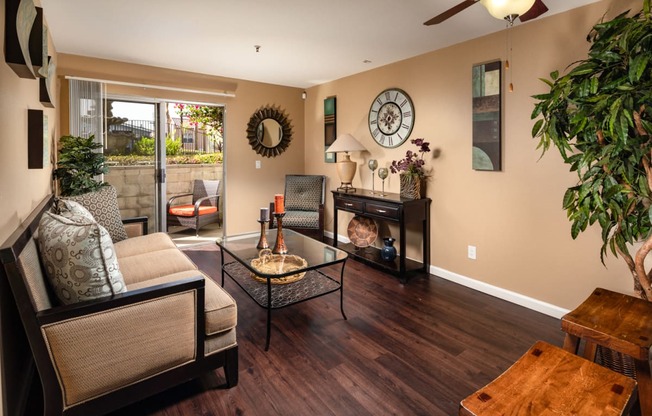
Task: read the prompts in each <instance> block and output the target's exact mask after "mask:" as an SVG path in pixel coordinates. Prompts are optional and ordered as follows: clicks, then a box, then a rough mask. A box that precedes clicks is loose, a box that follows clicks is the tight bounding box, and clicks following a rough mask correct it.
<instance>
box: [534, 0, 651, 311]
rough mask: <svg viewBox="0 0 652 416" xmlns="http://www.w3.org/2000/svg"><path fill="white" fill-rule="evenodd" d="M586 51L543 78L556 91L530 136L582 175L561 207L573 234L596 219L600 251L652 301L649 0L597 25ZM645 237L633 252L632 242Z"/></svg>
mask: <svg viewBox="0 0 652 416" xmlns="http://www.w3.org/2000/svg"><path fill="white" fill-rule="evenodd" d="M587 40H588V41H589V42H590V43H591V47H590V50H589V54H588V57H587V58H586V59H584V60H581V61H579V62H576V63H575V64H573V65H571V66H570V67H569V70H568V72H567V73H566V74H565V75H563V76H561V75H560V74H559V72H557V71H555V72H553V73H551V74H550V79H542V81H543V82H545V83H546V84H547V85H548V87H549V88H550V91H549V92H548V93H545V94H541V95H536V96H534V98H535V99H536V100H537V102H536V104H535V107H534V111H533V112H532V119H537V118H538V120H537V121H536V123H535V125H534V127H533V129H532V137H534V138H539V145H538V148H540V149H542V152H543V153H545V152H546V151H548V150H549V148H550V147H551V146H554V147H556V148H557V149H558V150H559V152H560V154H561V156H562V158H563V160H564V162H565V163H566V164H568V165H570V170H571V171H572V172H576V173H577V175H578V182H577V184H576V185H575V186H572V187H570V188H569V189H568V190H567V191H566V193H565V195H564V200H563V207H564V209H565V210H566V212H567V216H568V219H569V220H570V221H571V223H572V225H571V235H572V237H573V238H576V237H577V236H578V235H579V233H580V232H583V231H585V230H586V229H587V227H588V226H589V225H593V224H595V223H596V222H597V223H598V224H599V225H600V227H601V229H602V241H603V245H602V248H601V251H600V258H601V260H602V262H603V263H604V258H605V255H607V254H608V252H609V251H611V253H612V254H613V255H614V256H616V257H618V256H620V257H622V258H623V259H624V260H625V262H626V263H627V266H628V267H629V269H630V271H631V274H632V277H633V279H634V290H635V291H636V292H637V294H638V295H639V296H640V297H642V298H644V299H647V300H650V301H652V287H651V276H652V273H651V272H650V271H648V270H646V268H645V264H644V261H645V259H646V258H647V257H648V254H649V253H650V251H652V234H651V231H652V140H651V139H652V108H650V105H651V104H652V68H651V66H652V64H651V61H652V21H651V17H650V0H644V1H643V8H642V10H641V11H640V12H638V13H636V14H634V15H631V16H630V13H629V12H626V13H623V14H621V15H619V16H617V17H615V18H614V19H613V20H611V21H603V22H600V23H599V24H597V25H596V26H594V27H593V30H592V31H591V32H590V33H589V36H588V38H587ZM636 242H642V244H641V246H640V248H638V249H637V250H636V253H635V254H634V255H632V254H630V250H629V247H630V246H632V245H633V244H634V243H636Z"/></svg>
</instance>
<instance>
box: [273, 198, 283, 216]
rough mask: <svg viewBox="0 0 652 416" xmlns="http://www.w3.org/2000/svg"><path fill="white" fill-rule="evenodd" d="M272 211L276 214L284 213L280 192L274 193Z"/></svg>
mask: <svg viewBox="0 0 652 416" xmlns="http://www.w3.org/2000/svg"><path fill="white" fill-rule="evenodd" d="M274 213H276V214H283V213H285V204H284V202H283V195H281V194H276V195H274Z"/></svg>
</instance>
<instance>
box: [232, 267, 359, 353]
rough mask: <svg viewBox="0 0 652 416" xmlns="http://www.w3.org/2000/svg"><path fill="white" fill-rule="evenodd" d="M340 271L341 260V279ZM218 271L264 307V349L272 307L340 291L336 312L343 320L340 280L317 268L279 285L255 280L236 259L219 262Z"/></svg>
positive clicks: (269, 329)
mask: <svg viewBox="0 0 652 416" xmlns="http://www.w3.org/2000/svg"><path fill="white" fill-rule="evenodd" d="M343 272H344V263H342V272H341V273H342V275H341V278H343V277H344V276H343ZM222 273H223V274H225V275H227V276H229V277H230V278H231V280H233V281H234V282H235V283H236V284H237V285H238V286H240V288H242V290H244V291H245V293H247V295H249V297H250V298H251V299H253V300H254V302H256V303H257V304H258V305H259V306H261V307H263V308H265V309H267V339H266V342H265V351H267V350H268V349H269V342H270V331H271V321H272V309H280V308H284V307H286V306H290V305H295V304H297V303H300V302H304V301H307V300H310V299H314V298H317V297H320V296H324V295H327V294H329V293H333V292H337V291H340V311H341V313H342V317H343V318H344V319H346V315H345V314H344V303H343V302H344V299H343V292H342V283H341V282H338V281H337V280H335V279H333V278H331V277H329V276H327V275H326V274H324V273H322V272H321V271H319V270H308V271H307V272H306V275H305V276H304V277H303V278H302V279H301V280H298V281H296V282H293V283H288V284H280V285H277V284H270V283H268V282H265V283H263V282H259V281H257V280H255V279H254V278H253V277H252V276H251V272H250V271H249V270H248V269H247V268H246V267H245V266H243V265H242V264H241V263H240V262H238V261H232V262H228V263H224V264H223V265H222ZM222 282H224V280H222ZM222 284H224V283H222Z"/></svg>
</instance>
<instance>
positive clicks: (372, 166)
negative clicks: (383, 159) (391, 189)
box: [368, 159, 378, 195]
mask: <svg viewBox="0 0 652 416" xmlns="http://www.w3.org/2000/svg"><path fill="white" fill-rule="evenodd" d="M368 166H369V169H370V170H371V194H372V195H375V194H376V189H375V186H374V182H375V181H374V171H375V170H376V168H378V161H377V160H376V159H370V160H369V164H368Z"/></svg>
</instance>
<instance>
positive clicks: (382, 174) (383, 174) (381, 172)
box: [378, 168, 389, 196]
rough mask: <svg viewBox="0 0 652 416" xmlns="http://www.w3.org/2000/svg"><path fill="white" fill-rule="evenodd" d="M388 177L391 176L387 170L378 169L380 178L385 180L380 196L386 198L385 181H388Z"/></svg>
mask: <svg viewBox="0 0 652 416" xmlns="http://www.w3.org/2000/svg"><path fill="white" fill-rule="evenodd" d="M387 176H389V171H388V170H387V168H380V169H378V177H379V178H380V179H382V180H383V190H382V192H381V193H380V196H386V195H387V194H386V193H385V179H387Z"/></svg>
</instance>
